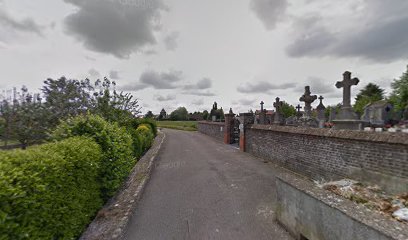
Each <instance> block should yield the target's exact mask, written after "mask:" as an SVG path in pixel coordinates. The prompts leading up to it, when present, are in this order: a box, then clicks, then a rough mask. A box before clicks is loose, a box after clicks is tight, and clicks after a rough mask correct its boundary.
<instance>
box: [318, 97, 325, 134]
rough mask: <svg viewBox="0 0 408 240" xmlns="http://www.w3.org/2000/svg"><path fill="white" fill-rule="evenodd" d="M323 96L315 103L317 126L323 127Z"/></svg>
mask: <svg viewBox="0 0 408 240" xmlns="http://www.w3.org/2000/svg"><path fill="white" fill-rule="evenodd" d="M323 99H324V97H323V96H320V97H319V100H320V103H319V105H317V107H316V110H317V121H319V128H324V124H325V122H326V114H325V112H326V107H325V106H324V105H323Z"/></svg>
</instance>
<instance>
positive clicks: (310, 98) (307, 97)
mask: <svg viewBox="0 0 408 240" xmlns="http://www.w3.org/2000/svg"><path fill="white" fill-rule="evenodd" d="M316 99H317V96H316V95H311V92H310V87H309V86H306V87H305V94H303V96H301V97H300V98H299V101H301V102H305V117H311V115H312V103H313V102H314V101H315V100H316Z"/></svg>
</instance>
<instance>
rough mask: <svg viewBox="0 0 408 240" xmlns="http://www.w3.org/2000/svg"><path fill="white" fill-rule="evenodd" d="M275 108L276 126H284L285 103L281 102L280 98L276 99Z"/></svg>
mask: <svg viewBox="0 0 408 240" xmlns="http://www.w3.org/2000/svg"><path fill="white" fill-rule="evenodd" d="M273 106H274V107H275V109H276V110H275V117H274V121H273V122H274V123H275V124H282V122H283V120H284V119H283V116H282V113H281V112H282V107H283V102H281V101H280V98H278V97H277V98H276V102H275V103H274V104H273Z"/></svg>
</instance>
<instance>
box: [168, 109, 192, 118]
mask: <svg viewBox="0 0 408 240" xmlns="http://www.w3.org/2000/svg"><path fill="white" fill-rule="evenodd" d="M170 119H171V120H173V121H186V120H187V119H188V111H187V109H186V108H185V107H179V108H177V109H176V110H174V111H173V112H171V113H170Z"/></svg>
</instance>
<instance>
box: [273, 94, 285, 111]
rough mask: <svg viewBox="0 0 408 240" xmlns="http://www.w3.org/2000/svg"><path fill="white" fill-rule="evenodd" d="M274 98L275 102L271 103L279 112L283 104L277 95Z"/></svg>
mask: <svg viewBox="0 0 408 240" xmlns="http://www.w3.org/2000/svg"><path fill="white" fill-rule="evenodd" d="M275 100H276V102H274V103H273V106H274V107H275V109H276V112H277V113H280V112H281V109H282V106H283V102H281V101H280V98H279V97H277V98H276V99H275Z"/></svg>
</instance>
